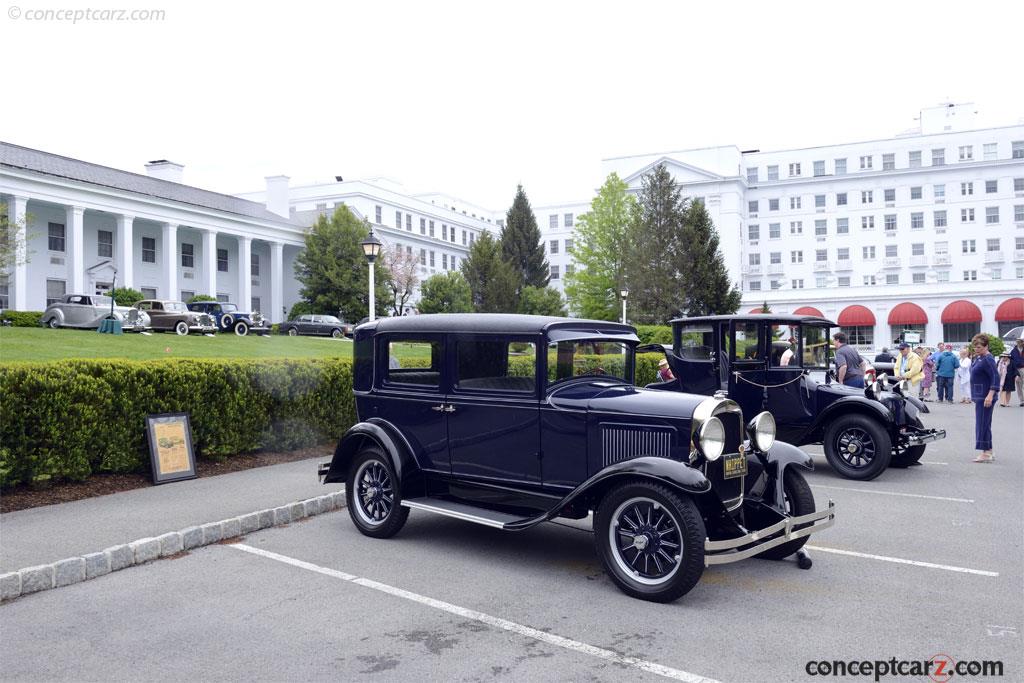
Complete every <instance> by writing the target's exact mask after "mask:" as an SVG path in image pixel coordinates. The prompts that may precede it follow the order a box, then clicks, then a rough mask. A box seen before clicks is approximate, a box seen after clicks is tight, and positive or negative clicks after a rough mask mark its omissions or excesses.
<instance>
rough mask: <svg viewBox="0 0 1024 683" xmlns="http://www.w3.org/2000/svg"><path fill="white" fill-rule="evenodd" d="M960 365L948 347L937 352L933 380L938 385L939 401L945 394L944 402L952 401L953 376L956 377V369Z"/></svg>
mask: <svg viewBox="0 0 1024 683" xmlns="http://www.w3.org/2000/svg"><path fill="white" fill-rule="evenodd" d="M958 367H960V361H959V359H958V358H957V357H956V354H954V353H953V352H952V351H951V350H950V349H949V347H948V346H947V347H946V350H945V351H943V352H942V353H941V354H939V360H938V361H937V362H936V363H935V380H936V382H937V383H938V385H939V403H942V401H943V396H945V401H946V403H952V402H953V378H954V377H956V369H957V368H958Z"/></svg>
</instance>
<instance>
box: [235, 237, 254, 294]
mask: <svg viewBox="0 0 1024 683" xmlns="http://www.w3.org/2000/svg"><path fill="white" fill-rule="evenodd" d="M251 267H252V238H251V237H242V236H241V235H240V236H239V237H238V300H237V303H238V308H239V309H241V310H243V311H248V310H249V303H250V302H251V301H252V274H251V272H250V270H251Z"/></svg>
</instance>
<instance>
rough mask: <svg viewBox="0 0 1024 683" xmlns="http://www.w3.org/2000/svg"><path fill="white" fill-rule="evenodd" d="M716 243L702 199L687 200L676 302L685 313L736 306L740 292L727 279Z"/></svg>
mask: <svg viewBox="0 0 1024 683" xmlns="http://www.w3.org/2000/svg"><path fill="white" fill-rule="evenodd" d="M718 244H719V240H718V231H717V230H716V229H715V226H714V223H712V222H711V216H709V215H708V211H707V208H706V207H705V206H704V202H701V201H696V202H690V204H689V206H688V207H687V209H686V214H685V216H684V219H683V232H682V241H681V246H682V247H684V250H683V251H682V263H681V264H680V266H681V267H680V273H682V276H683V278H682V279H683V288H682V290H681V292H680V294H681V295H682V297H681V303H680V305H681V308H682V309H683V312H685V313H686V315H691V316H695V315H721V314H726V313H735V312H736V310H737V309H738V308H739V307H740V299H742V298H743V295H742V293H741V292H740V290H739V289H737V288H736V287H735V286H734V285H733V283H732V282H730V281H729V271H728V269H727V268H726V267H725V259H724V258H723V257H722V252H721V251H720V250H719V249H718ZM677 301H680V300H678V299H677Z"/></svg>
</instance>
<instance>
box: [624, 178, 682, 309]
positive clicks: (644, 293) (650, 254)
mask: <svg viewBox="0 0 1024 683" xmlns="http://www.w3.org/2000/svg"><path fill="white" fill-rule="evenodd" d="M685 211H686V204H685V202H684V201H683V199H682V196H681V194H680V190H679V188H677V187H676V186H675V183H674V181H673V180H672V175H671V174H670V173H669V172H668V169H666V168H665V165H664V164H659V165H658V166H656V167H655V168H654V169H653V170H651V171H650V172H649V173H647V174H645V175H644V177H643V178H642V180H641V189H640V194H639V196H638V197H637V204H636V206H635V209H634V211H633V221H632V227H631V229H630V232H629V234H628V236H627V240H626V242H625V244H623V245H622V249H623V251H625V252H626V263H625V269H624V270H625V279H626V284H627V285H628V287H629V310H630V311H632V314H630V315H629V318H630V319H631V320H633V321H635V322H638V323H648V324H659V325H663V324H665V322H666V321H668V320H670V319H672V318H674V317H676V316H677V315H679V311H680V309H681V305H680V304H681V302H682V301H683V296H684V288H685V285H686V281H685V279H684V273H683V268H684V267H685V265H684V259H682V258H680V255H681V254H682V253H683V246H684V245H683V244H682V243H681V239H682V232H683V217H684V214H685Z"/></svg>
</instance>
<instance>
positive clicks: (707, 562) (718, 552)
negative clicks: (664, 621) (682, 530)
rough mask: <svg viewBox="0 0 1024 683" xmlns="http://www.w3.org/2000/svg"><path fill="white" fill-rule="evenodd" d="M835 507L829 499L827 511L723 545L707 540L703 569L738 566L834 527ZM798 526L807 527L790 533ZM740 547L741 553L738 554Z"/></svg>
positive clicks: (787, 522)
mask: <svg viewBox="0 0 1024 683" xmlns="http://www.w3.org/2000/svg"><path fill="white" fill-rule="evenodd" d="M835 507H836V505H835V503H833V502H832V500H831V499H829V501H828V508H826V509H824V510H818V511H817V512H812V513H811V514H809V515H802V516H800V517H788V518H786V519H784V520H782V521H780V522H776V523H775V524H772V525H771V526H767V527H765V528H764V529H759V530H757V531H752V532H751V533H749V534H747V535H746V536H740V537H739V538H729V539H726V540H724V541H712V540H710V539H707V540H705V541H704V566H705V567H710V566H711V565H713V564H728V563H730V562H739V561H740V560H745V559H747V558H749V557H753V556H754V555H758V554H760V553H763V552H764V551H766V550H768V549H770V548H774V547H775V546H777V545H782V544H783V543H787V542H788V541H792V540H793V539H795V538H803V537H804V536H810V535H811V534H813V533H816V532H818V531H820V530H822V529H827V528H828V527H830V526H832V525H833V524H834V523H835V520H836V513H835ZM815 522H820V524H815ZM801 524H810V526H807V527H804V528H803V529H796V530H794V529H793V527H795V526H800V525H801ZM744 546H745V547H744ZM741 547H742V548H743V549H742V550H740V548H741Z"/></svg>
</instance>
